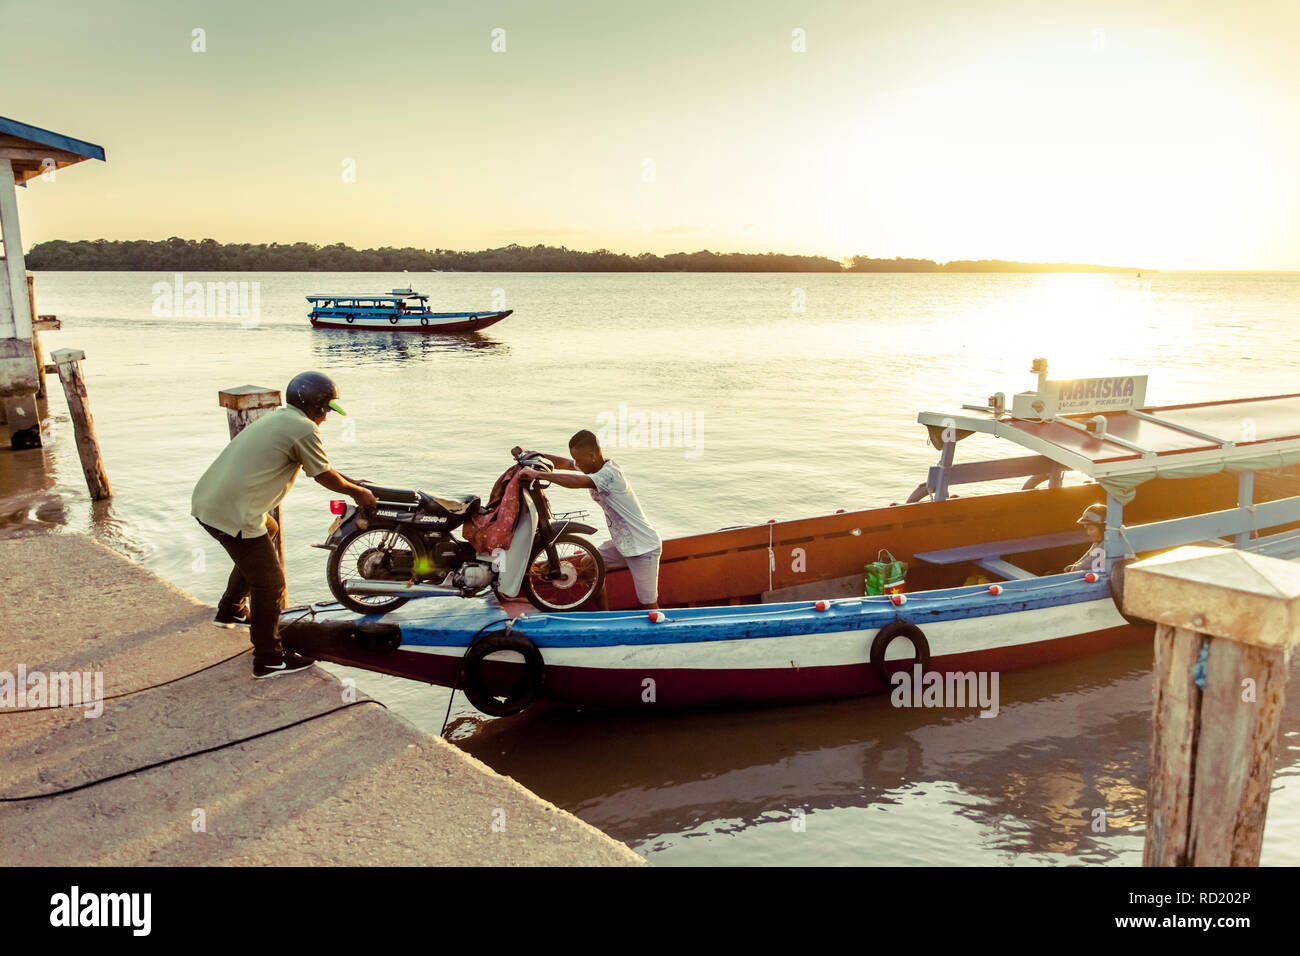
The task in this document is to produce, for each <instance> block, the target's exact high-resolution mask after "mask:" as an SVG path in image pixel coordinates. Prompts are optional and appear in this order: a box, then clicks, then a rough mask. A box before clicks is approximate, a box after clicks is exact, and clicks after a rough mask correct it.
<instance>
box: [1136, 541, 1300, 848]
mask: <svg viewBox="0 0 1300 956" xmlns="http://www.w3.org/2000/svg"><path fill="white" fill-rule="evenodd" d="M1124 609H1125V611H1126V612H1127V613H1128V614H1132V615H1134V616H1136V617H1141V618H1145V619H1147V620H1150V621H1155V622H1156V625H1157V627H1156V641H1155V674H1154V681H1155V687H1154V691H1155V695H1154V696H1155V700H1154V708H1153V713H1152V721H1151V779H1150V786H1149V788H1148V791H1147V836H1146V847H1145V850H1144V851H1143V855H1142V863H1143V865H1144V866H1257V865H1258V864H1259V852H1260V846H1261V844H1262V842H1263V838H1264V819H1265V816H1266V815H1267V813H1268V795H1269V787H1270V784H1271V782H1272V778H1273V758H1274V754H1275V752H1276V751H1277V749H1278V726H1279V722H1280V720H1281V716H1282V709H1283V704H1284V702H1285V697H1286V681H1287V674H1288V670H1289V667H1290V660H1291V650H1292V648H1294V647H1295V646H1296V643H1297V641H1298V640H1300V566H1298V565H1295V564H1293V563H1291V562H1290V561H1282V560H1279V559H1277V558H1267V557H1263V556H1261V555H1258V554H1252V553H1250V552H1247V551H1238V550H1236V549H1234V548H1200V547H1186V548H1178V549H1176V550H1174V551H1170V552H1167V553H1165V554H1162V555H1159V556H1157V557H1154V558H1148V559H1147V560H1145V561H1139V562H1138V563H1136V564H1133V565H1130V566H1129V568H1128V570H1127V572H1126V573H1125V584H1124Z"/></svg>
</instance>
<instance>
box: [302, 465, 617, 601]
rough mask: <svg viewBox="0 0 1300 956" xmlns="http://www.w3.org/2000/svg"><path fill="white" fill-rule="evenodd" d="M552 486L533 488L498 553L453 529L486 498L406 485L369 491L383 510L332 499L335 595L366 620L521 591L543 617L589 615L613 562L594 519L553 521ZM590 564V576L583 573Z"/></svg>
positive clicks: (529, 485) (533, 483) (329, 542)
mask: <svg viewBox="0 0 1300 956" xmlns="http://www.w3.org/2000/svg"><path fill="white" fill-rule="evenodd" d="M515 461H516V462H517V463H518V464H519V465H521V466H523V467H525V468H531V469H533V470H534V471H539V472H550V471H552V470H554V466H552V464H551V462H550V461H549V460H547V459H545V458H543V457H541V456H540V455H529V454H527V453H524V452H520V453H519V454H518V455H516V456H515ZM549 485H550V482H548V481H545V480H543V479H541V478H536V479H532V480H530V481H527V482H526V483H525V484H524V486H523V489H522V490H523V494H522V495H521V501H520V508H519V517H518V518H517V519H516V521H515V525H514V530H513V533H512V536H511V539H510V544H509V546H508V547H506V548H498V549H495V550H494V551H493V553H491V554H479V553H477V552H476V550H475V548H474V546H473V545H471V544H470V543H469V542H468V541H463V540H461V539H459V538H457V537H455V536H454V535H453V534H452V532H453V531H454V530H455V529H456V528H459V527H460V526H461V525H463V524H465V522H466V521H469V520H470V519H471V518H472V517H474V516H475V515H477V514H480V513H481V512H482V511H483V508H482V506H481V503H480V501H479V498H478V496H477V495H463V496H459V497H440V496H438V495H431V494H428V493H427V492H424V491H416V490H411V489H404V488H380V487H377V486H374V485H364V487H366V488H368V489H369V490H370V491H371V492H372V493H373V494H374V496H375V498H376V499H378V507H376V508H361V507H358V506H357V505H355V504H351V503H349V502H344V501H332V502H330V508H331V510H332V511H333V512H334V514H335V515H337V517H336V518H335V519H334V523H333V524H331V525H330V528H329V533H328V535H327V537H326V540H325V543H324V544H318V545H314V546H313V547H317V548H325V549H328V550H329V551H330V552H331V553H330V557H329V561H328V562H327V564H326V567H325V576H326V580H327V581H328V582H329V587H330V591H331V593H333V595H334V598H335V600H337V601H338V602H339V603H340V604H342V605H344V606H345V607H347V608H349V609H350V610H353V611H356V612H357V613H358V614H368V615H374V614H387V613H388V612H389V611H393V610H396V609H397V608H399V607H401V606H402V605H403V604H405V603H406V602H407V601H409V600H411V599H412V598H415V597H439V596H453V597H457V596H458V597H476V596H478V595H480V594H483V593H485V592H486V591H488V590H489V589H491V590H492V592H493V593H494V594H496V596H497V597H498V599H512V598H516V597H518V596H519V594H520V592H521V590H522V592H523V594H524V595H525V596H526V597H527V599H528V600H529V601H530V602H531V603H532V604H533V605H534V606H535V607H537V608H538V609H540V610H542V611H581V610H584V609H585V608H587V607H589V606H591V605H592V604H593V603H594V602H596V601H597V600H598V599H599V597H600V591H601V588H602V587H603V586H604V583H605V562H604V561H603V560H602V558H601V555H600V550H599V549H598V548H597V547H596V546H595V545H593V544H592V543H591V542H590V541H589V540H588V539H587V538H585V537H583V535H586V534H595V533H596V529H595V528H593V527H591V526H590V525H586V524H582V523H581V522H579V521H577V520H576V519H577V518H581V517H586V515H587V512H585V511H575V512H566V513H564V514H559V515H554V514H552V513H551V507H550V502H549V501H548V500H547V498H546V494H545V492H544V490H543V489H545V488H546V487H547V486H549ZM584 559H589V560H590V564H591V569H584V568H583V566H582V565H583V563H584Z"/></svg>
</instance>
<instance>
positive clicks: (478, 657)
mask: <svg viewBox="0 0 1300 956" xmlns="http://www.w3.org/2000/svg"><path fill="white" fill-rule="evenodd" d="M497 651H514V652H515V653H517V654H522V655H523V658H524V669H523V679H522V680H521V681H520V683H519V686H518V687H517V688H515V690H514V691H513V693H511V694H510V696H509V697H507V698H506V699H505V700H500V699H498V698H496V697H494V696H492V695H491V694H489V693H488V691H487V687H486V686H485V685H484V682H483V659H484V658H485V657H487V656H488V655H489V654H494V653H496V652H497ZM545 680H546V666H545V664H543V663H542V652H541V651H539V650H538V649H537V645H536V644H534V643H533V642H532V641H530V640H529V639H528V638H527V637H525V636H524V635H523V634H515V633H513V632H510V631H498V632H496V633H494V634H487V635H485V636H483V637H481V638H479V639H478V640H477V641H475V642H474V643H473V644H471V645H470V648H469V650H468V651H466V652H465V657H464V658H463V659H462V661H461V665H460V687H461V690H463V691H464V692H465V696H466V697H467V698H469V702H470V703H471V704H473V705H474V706H475V707H476V708H478V709H479V710H480V711H482V712H483V713H485V714H487V715H489V716H491V717H509V716H510V715H511V714H517V713H519V712H520V711H521V710H523V709H524V708H525V707H527V706H528V705H529V704H531V703H532V702H533V701H534V700H535V699H536V698H537V694H538V692H539V691H540V690H541V689H542V684H543V683H544V682H545Z"/></svg>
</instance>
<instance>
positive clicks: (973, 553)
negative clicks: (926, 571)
mask: <svg viewBox="0 0 1300 956" xmlns="http://www.w3.org/2000/svg"><path fill="white" fill-rule="evenodd" d="M1087 540H1088V536H1087V534H1085V533H1084V532H1083V531H1081V530H1073V531H1060V532H1057V533H1055V534H1040V535H1038V536H1037V537H1033V538H1004V539H1003V540H1001V541H982V542H980V543H979V544H967V545H962V546H961V547H959V548H944V549H942V550H939V551H918V552H916V553H914V554H913V555H912V557H914V558H915V559H916V560H918V561H923V562H925V563H926V564H937V565H949V564H962V563H964V562H967V561H969V562H971V563H972V564H975V565H978V566H979V567H981V568H983V569H984V570H985V571H990V572H992V573H993V574H997V575H1000V576H1001V577H1004V578H1006V579H1008V580H1015V579H1018V578H1032V577H1034V576H1035V575H1033V574H1031V573H1030V572H1028V571H1026V570H1025V569H1024V568H1018V567H1016V566H1015V565H1014V564H1012V563H1011V562H1009V561H1006V560H1004V556H1005V555H1008V554H1022V553H1024V552H1026V551H1046V550H1047V549H1048V548H1062V547H1065V546H1066V545H1068V544H1085V543H1086V542H1087Z"/></svg>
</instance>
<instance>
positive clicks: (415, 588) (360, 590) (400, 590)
mask: <svg viewBox="0 0 1300 956" xmlns="http://www.w3.org/2000/svg"><path fill="white" fill-rule="evenodd" d="M343 590H345V591H347V592H348V593H349V594H359V595H363V596H366V597H369V596H372V595H373V596H377V597H379V596H383V597H460V591H458V590H455V589H449V588H445V587H442V586H441V585H437V584H397V583H395V582H391V581H366V580H364V579H356V578H348V579H347V580H346V581H344V582H343Z"/></svg>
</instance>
